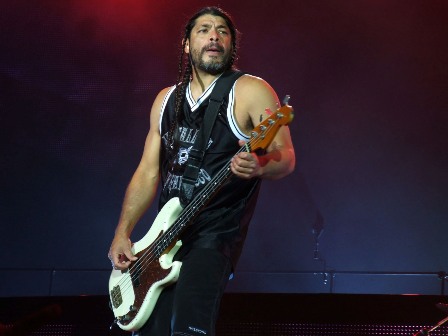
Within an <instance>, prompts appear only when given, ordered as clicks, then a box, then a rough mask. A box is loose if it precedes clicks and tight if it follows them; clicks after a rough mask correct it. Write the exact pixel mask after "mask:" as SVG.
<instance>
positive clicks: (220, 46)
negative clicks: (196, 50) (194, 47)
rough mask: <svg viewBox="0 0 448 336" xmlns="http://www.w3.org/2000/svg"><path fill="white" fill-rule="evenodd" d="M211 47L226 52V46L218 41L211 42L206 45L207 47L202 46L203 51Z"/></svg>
mask: <svg viewBox="0 0 448 336" xmlns="http://www.w3.org/2000/svg"><path fill="white" fill-rule="evenodd" d="M209 49H216V50H217V51H219V52H224V47H223V46H222V45H220V44H219V43H216V42H211V43H210V44H208V45H206V46H205V47H203V48H202V51H204V52H205V51H206V50H209Z"/></svg>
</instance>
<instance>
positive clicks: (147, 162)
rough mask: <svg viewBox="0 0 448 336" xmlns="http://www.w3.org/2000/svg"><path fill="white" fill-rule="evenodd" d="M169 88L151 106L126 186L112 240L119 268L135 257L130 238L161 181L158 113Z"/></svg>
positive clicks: (113, 255) (126, 265) (113, 251)
mask: <svg viewBox="0 0 448 336" xmlns="http://www.w3.org/2000/svg"><path fill="white" fill-rule="evenodd" d="M167 90H168V89H165V90H162V91H161V92H160V93H159V95H158V96H157V98H156V100H155V101H154V104H153V106H152V109H151V116H150V122H151V124H150V129H149V132H148V135H147V137H146V141H145V147H144V150H143V155H142V158H141V160H140V163H139V165H138V167H137V169H136V171H135V173H134V175H133V176H132V179H131V181H130V183H129V185H128V187H127V189H126V193H125V197H124V201H123V206H122V210H121V214H120V219H119V221H118V225H117V228H116V230H115V236H114V239H113V241H112V244H111V247H110V250H109V258H110V259H111V261H112V263H113V264H114V265H115V266H116V268H118V269H125V268H127V267H128V266H129V264H130V260H135V259H136V257H135V256H134V255H133V254H132V252H131V241H130V239H129V237H130V235H131V233H132V230H133V229H134V227H135V225H136V224H137V222H138V221H139V219H140V218H141V217H142V216H143V214H144V213H145V211H146V210H147V209H148V208H149V206H150V205H151V203H152V201H153V199H154V196H155V194H156V191H157V185H158V182H159V153H160V145H161V137H160V133H159V115H160V108H161V106H162V101H163V98H164V96H165V94H166V92H167Z"/></svg>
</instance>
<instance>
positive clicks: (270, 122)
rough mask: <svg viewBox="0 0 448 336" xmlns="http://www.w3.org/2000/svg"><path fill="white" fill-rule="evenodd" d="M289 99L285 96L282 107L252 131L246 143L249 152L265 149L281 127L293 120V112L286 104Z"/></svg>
mask: <svg viewBox="0 0 448 336" xmlns="http://www.w3.org/2000/svg"><path fill="white" fill-rule="evenodd" d="M289 98H290V96H286V97H285V98H284V99H283V106H281V107H280V108H278V109H277V110H276V111H275V112H272V114H271V115H270V116H269V118H267V119H265V120H263V121H262V122H261V123H260V124H259V125H258V126H256V127H255V128H254V129H253V130H252V132H251V139H250V141H249V143H248V144H249V146H250V150H251V151H255V150H257V149H266V148H267V147H268V146H269V145H270V143H271V142H272V140H273V139H274V137H275V135H276V134H277V131H278V129H279V128H280V127H281V126H285V125H288V124H289V123H291V121H292V120H293V119H294V110H293V108H292V106H290V105H289V104H288V102H289Z"/></svg>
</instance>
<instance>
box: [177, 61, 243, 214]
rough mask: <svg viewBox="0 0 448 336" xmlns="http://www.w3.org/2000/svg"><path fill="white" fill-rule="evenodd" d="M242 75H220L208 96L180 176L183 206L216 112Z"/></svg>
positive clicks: (188, 199)
mask: <svg viewBox="0 0 448 336" xmlns="http://www.w3.org/2000/svg"><path fill="white" fill-rule="evenodd" d="M243 74H244V73H243V72H241V71H233V70H230V71H226V72H225V73H223V74H222V75H221V77H219V79H218V80H217V82H216V84H215V87H214V88H213V91H212V93H211V94H210V99H209V103H208V107H207V110H206V111H205V115H204V120H203V123H202V127H201V129H200V131H199V134H198V137H197V138H196V141H195V143H194V146H193V148H192V149H191V150H190V153H189V155H188V160H187V166H186V167H185V172H184V174H183V176H182V186H181V190H180V201H181V203H182V205H183V206H185V205H187V204H188V203H189V202H190V200H191V198H192V196H193V191H194V187H195V184H196V181H197V179H198V175H199V168H200V167H201V164H202V160H203V159H204V155H205V151H206V149H207V144H208V141H209V139H210V134H211V132H212V128H213V125H214V124H215V120H216V117H217V115H218V111H219V109H220V107H221V105H222V104H223V102H224V98H225V97H226V96H228V94H229V92H230V90H231V88H232V86H233V84H234V83H235V81H236V80H237V79H238V78H239V77H241V76H242V75H243Z"/></svg>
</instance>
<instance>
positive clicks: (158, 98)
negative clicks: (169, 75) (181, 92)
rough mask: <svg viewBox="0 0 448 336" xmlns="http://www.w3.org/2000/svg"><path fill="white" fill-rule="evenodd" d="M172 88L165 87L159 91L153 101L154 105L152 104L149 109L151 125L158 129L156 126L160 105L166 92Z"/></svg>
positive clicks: (160, 109)
mask: <svg viewBox="0 0 448 336" xmlns="http://www.w3.org/2000/svg"><path fill="white" fill-rule="evenodd" d="M172 88H173V87H172V86H170V87H166V88H164V89H163V90H161V91H160V92H159V93H158V94H157V96H156V99H154V103H153V104H152V108H151V125H157V128H158V124H159V119H160V113H161V111H162V105H163V102H164V101H165V99H166V97H167V94H168V92H169V91H170V90H171V89H172Z"/></svg>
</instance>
